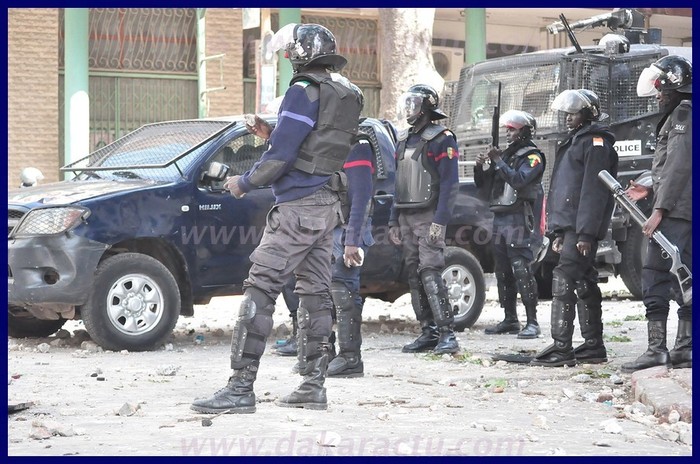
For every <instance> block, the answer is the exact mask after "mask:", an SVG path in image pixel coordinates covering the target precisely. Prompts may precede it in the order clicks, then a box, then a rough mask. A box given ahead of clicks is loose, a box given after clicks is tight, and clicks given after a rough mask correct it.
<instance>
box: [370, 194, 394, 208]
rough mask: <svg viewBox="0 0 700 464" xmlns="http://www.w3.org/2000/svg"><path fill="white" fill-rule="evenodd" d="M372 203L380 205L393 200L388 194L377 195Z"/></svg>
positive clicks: (392, 196)
mask: <svg viewBox="0 0 700 464" xmlns="http://www.w3.org/2000/svg"><path fill="white" fill-rule="evenodd" d="M373 198H374V201H375V202H377V203H379V204H380V205H383V204H386V203H388V202H390V201H392V200H393V199H394V195H392V194H390V193H379V194H377V195H375V196H374V197H373Z"/></svg>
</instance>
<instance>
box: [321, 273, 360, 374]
mask: <svg viewBox="0 0 700 464" xmlns="http://www.w3.org/2000/svg"><path fill="white" fill-rule="evenodd" d="M334 284H335V283H334ZM331 296H332V297H333V303H334V305H335V311H336V315H337V318H338V321H337V324H336V328H337V330H338V351H339V352H338V356H336V357H335V358H333V359H331V361H330V363H328V372H327V373H326V375H327V376H328V377H362V376H363V375H364V364H363V362H362V355H361V347H362V306H361V305H358V304H357V300H356V299H355V298H354V297H353V295H352V293H351V292H350V291H348V290H347V288H346V287H345V285H343V284H339V285H332V286H331Z"/></svg>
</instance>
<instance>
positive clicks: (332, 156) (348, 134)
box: [290, 73, 362, 176]
mask: <svg viewBox="0 0 700 464" xmlns="http://www.w3.org/2000/svg"><path fill="white" fill-rule="evenodd" d="M343 79H344V78H343ZM299 81H307V82H309V81H310V82H313V83H314V84H316V85H318V86H319V89H320V97H319V98H320V102H319V109H318V121H316V126H315V127H314V128H313V130H312V131H311V132H310V133H309V135H308V136H307V137H306V139H305V140H304V143H302V144H301V147H300V148H299V155H298V156H297V160H296V162H295V163H294V167H295V168H296V169H298V170H300V171H303V172H306V173H309V174H313V175H317V176H329V175H331V174H333V173H334V172H335V171H339V170H341V169H342V167H343V164H344V163H345V159H346V158H347V157H348V153H349V152H350V147H351V145H352V142H353V140H354V138H355V136H356V135H357V127H358V120H359V118H360V111H361V110H362V105H361V103H360V99H359V97H358V95H357V94H356V93H355V92H354V91H353V90H352V89H351V88H350V87H348V86H347V85H346V84H345V83H344V82H343V81H342V80H333V77H331V75H330V74H328V73H301V74H297V75H295V76H294V77H293V78H292V81H291V82H290V85H294V83H296V82H299Z"/></svg>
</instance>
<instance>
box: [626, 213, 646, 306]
mask: <svg viewBox="0 0 700 464" xmlns="http://www.w3.org/2000/svg"><path fill="white" fill-rule="evenodd" d="M647 241H648V239H647V238H646V237H645V236H644V234H643V233H642V228H641V227H639V226H638V225H637V224H632V225H631V226H630V227H629V229H627V239H626V240H625V241H624V242H622V246H621V247H620V251H621V253H622V259H621V261H620V264H619V273H620V278H621V279H622V282H624V283H625V286H626V287H627V290H629V291H630V293H631V294H632V296H633V297H634V298H636V299H639V300H641V299H642V263H643V262H644V256H645V255H646V253H647Z"/></svg>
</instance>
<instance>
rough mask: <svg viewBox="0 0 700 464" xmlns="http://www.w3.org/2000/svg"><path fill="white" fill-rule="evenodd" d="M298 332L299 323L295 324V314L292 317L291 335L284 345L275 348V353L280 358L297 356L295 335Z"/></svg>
mask: <svg viewBox="0 0 700 464" xmlns="http://www.w3.org/2000/svg"><path fill="white" fill-rule="evenodd" d="M298 331H299V323H298V322H297V316H296V313H295V314H294V316H292V334H291V335H290V336H289V338H287V339H286V340H285V341H284V343H282V344H280V345H277V346H276V347H275V352H276V353H277V354H278V355H280V356H296V355H297V335H298Z"/></svg>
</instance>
